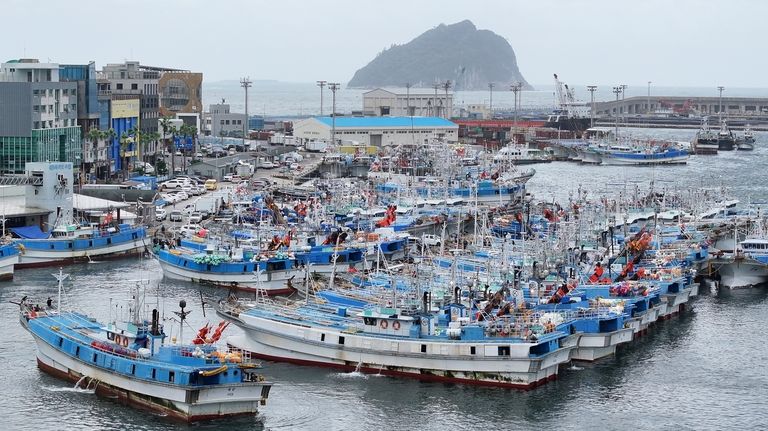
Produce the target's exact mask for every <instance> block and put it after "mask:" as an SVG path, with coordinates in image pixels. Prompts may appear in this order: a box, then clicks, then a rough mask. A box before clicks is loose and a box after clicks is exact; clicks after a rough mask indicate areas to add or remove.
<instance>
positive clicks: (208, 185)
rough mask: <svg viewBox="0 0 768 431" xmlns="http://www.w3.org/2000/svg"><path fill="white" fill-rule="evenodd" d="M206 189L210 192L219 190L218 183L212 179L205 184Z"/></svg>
mask: <svg viewBox="0 0 768 431" xmlns="http://www.w3.org/2000/svg"><path fill="white" fill-rule="evenodd" d="M205 188H206V189H208V190H216V189H218V188H219V184H218V182H216V180H214V179H210V180H208V181H206V182H205Z"/></svg>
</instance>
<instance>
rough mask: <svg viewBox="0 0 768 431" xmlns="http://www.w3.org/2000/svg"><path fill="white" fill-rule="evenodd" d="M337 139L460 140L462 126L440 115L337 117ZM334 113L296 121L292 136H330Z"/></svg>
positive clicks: (390, 143)
mask: <svg viewBox="0 0 768 431" xmlns="http://www.w3.org/2000/svg"><path fill="white" fill-rule="evenodd" d="M335 123H336V126H335V130H336V142H340V141H356V142H359V143H360V144H364V145H376V146H379V147H381V146H397V145H419V144H424V143H426V142H430V141H433V140H443V141H446V142H456V141H458V133H459V126H458V125H456V124H454V123H452V122H450V121H448V120H446V119H444V118H437V117H336V122H335ZM333 124H334V122H333V119H332V118H331V117H314V118H307V119H305V120H301V121H298V122H296V123H295V124H294V125H293V136H295V137H297V138H299V139H301V140H302V142H307V141H311V140H327V141H330V140H331V134H332V132H333V129H334V126H333Z"/></svg>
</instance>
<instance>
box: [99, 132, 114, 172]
mask: <svg viewBox="0 0 768 431" xmlns="http://www.w3.org/2000/svg"><path fill="white" fill-rule="evenodd" d="M116 137H117V132H115V129H113V128H109V129H107V130H102V131H101V139H103V140H105V141H107V142H109V145H112V142H114V140H115V138H116ZM106 158H107V160H104V162H105V163H106V164H107V165H109V155H107V157H106ZM104 179H106V175H105V178H104Z"/></svg>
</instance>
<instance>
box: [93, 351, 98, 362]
mask: <svg viewBox="0 0 768 431" xmlns="http://www.w3.org/2000/svg"><path fill="white" fill-rule="evenodd" d="M97 359H99V355H98V354H97V353H94V354H93V362H96V360H97Z"/></svg>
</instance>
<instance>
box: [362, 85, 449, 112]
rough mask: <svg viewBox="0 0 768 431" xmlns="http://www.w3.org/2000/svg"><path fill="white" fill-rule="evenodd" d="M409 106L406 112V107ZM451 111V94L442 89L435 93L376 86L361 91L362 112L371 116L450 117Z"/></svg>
mask: <svg viewBox="0 0 768 431" xmlns="http://www.w3.org/2000/svg"><path fill="white" fill-rule="evenodd" d="M409 106H410V107H411V109H410V112H408V107H409ZM452 113H453V94H450V93H449V94H447V95H446V94H445V92H444V91H443V90H438V92H437V95H435V93H414V92H405V93H395V92H392V91H388V90H384V89H382V88H377V89H375V90H371V91H368V92H366V93H363V114H365V115H373V116H377V117H378V116H383V117H385V116H392V117H401V116H402V117H405V116H409V115H417V116H421V117H443V118H450V117H451V116H452Z"/></svg>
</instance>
